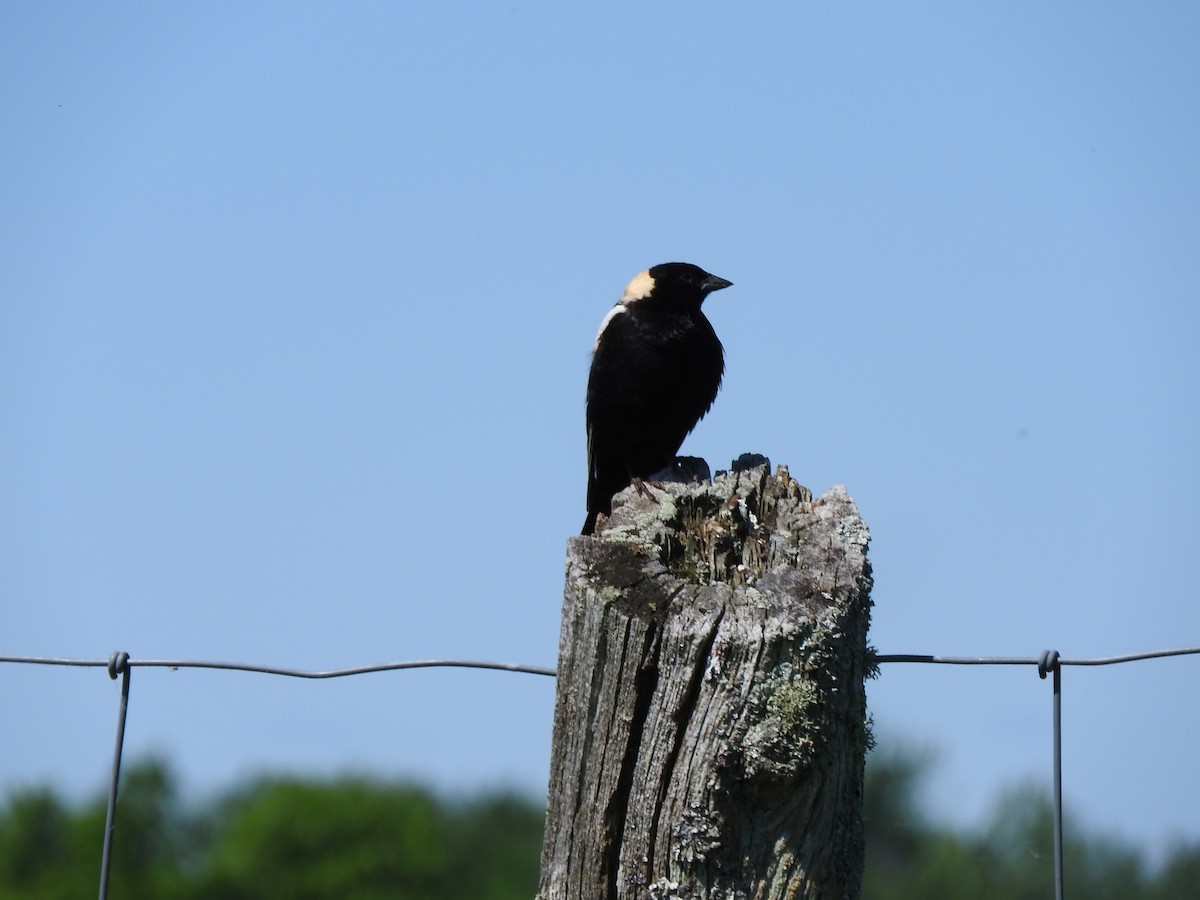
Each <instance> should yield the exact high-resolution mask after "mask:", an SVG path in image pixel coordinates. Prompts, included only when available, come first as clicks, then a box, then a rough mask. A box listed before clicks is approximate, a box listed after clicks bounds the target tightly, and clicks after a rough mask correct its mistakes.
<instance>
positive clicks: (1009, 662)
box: [0, 647, 1200, 900]
mask: <svg viewBox="0 0 1200 900" xmlns="http://www.w3.org/2000/svg"><path fill="white" fill-rule="evenodd" d="M1193 655H1200V647H1179V648H1174V649H1166V650H1150V651H1147V652H1143V653H1127V654H1123V655H1120V656H1101V657H1087V658H1069V657H1064V656H1061V655H1060V654H1059V652H1058V651H1057V650H1046V651H1045V652H1043V653H1042V654H1041V655H1040V656H1037V657H1025V656H935V655H928V654H918V653H873V654H872V661H874V662H875V663H878V664H879V665H888V664H892V663H913V664H918V665H946V666H1031V667H1036V668H1037V672H1038V677H1039V678H1042V679H1045V678H1047V677H1049V678H1050V679H1051V685H1052V689H1053V694H1052V697H1053V703H1052V719H1051V721H1052V729H1051V733H1052V736H1053V757H1052V758H1053V794H1052V798H1051V799H1052V805H1053V815H1054V820H1053V833H1054V896H1055V900H1064V883H1063V881H1064V879H1063V875H1064V873H1063V812H1062V807H1063V804H1062V669H1063V667H1064V666H1110V665H1117V664H1121V663H1131V662H1140V661H1143V660H1149V659H1162V658H1165V657H1172V656H1193ZM0 663H17V664H25V665H39V666H81V667H91V668H105V669H107V671H108V676H109V678H111V679H113V680H114V681H115V680H116V679H117V678H120V679H121V699H120V705H119V708H118V713H117V740H116V747H115V749H114V751H113V763H112V776H111V778H110V779H109V787H108V808H107V814H106V816H105V822H104V844H103V847H102V850H101V857H100V895H99V896H100V900H107V897H108V882H109V866H110V862H111V860H112V844H113V829H114V828H115V826H116V816H117V791H118V787H119V785H120V780H121V759H122V756H123V753H124V746H125V719H126V716H127V714H128V710H129V681H130V674H131V673H132V671H133V669H134V668H135V667H140V668H168V669H223V670H227V671H235V672H257V673H259V674H263V675H277V676H283V677H287V678H304V679H328V678H345V677H349V676H352V675H366V674H370V673H375V672H394V671H400V670H404V669H429V668H461V669H488V670H493V671H501V672H520V673H524V674H527V675H542V676H549V677H551V678H553V677H554V676H555V674H556V673H555V670H554V669H550V668H545V667H543V666H529V665H522V664H519V663H505V662H489V661H484V660H472V659H426V660H412V661H406V662H391V663H380V664H378V665H368V666H354V667H351V668H347V669H326V670H316V671H314V670H307V669H292V668H284V667H280V666H267V665H259V664H256V663H240V662H219V661H215V660H197V659H133V658H131V657H130V656H129V654H128V653H126V652H124V651H118V652H116V653H113V654H112V656H110V657H109V658H108V659H106V660H105V659H73V658H68V657H46V656H0Z"/></svg>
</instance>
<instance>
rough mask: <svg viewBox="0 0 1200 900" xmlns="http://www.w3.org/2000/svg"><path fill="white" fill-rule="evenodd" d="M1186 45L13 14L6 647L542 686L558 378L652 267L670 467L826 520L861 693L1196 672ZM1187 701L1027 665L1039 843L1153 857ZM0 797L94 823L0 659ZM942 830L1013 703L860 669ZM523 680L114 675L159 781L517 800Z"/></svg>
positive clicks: (880, 25)
mask: <svg viewBox="0 0 1200 900" xmlns="http://www.w3.org/2000/svg"><path fill="white" fill-rule="evenodd" d="M1198 45H1200V10H1197V8H1196V7H1195V6H1193V5H1190V4H1183V3H1174V4H1173V3H1162V4H1136V5H1135V4H1116V3H1086V4H1085V3H1056V4H1053V5H1047V4H1033V3H1008V4H904V5H895V4H842V5H839V6H837V7H836V8H834V7H828V8H816V7H815V6H813V5H809V4H788V5H782V4H780V5H767V4H759V5H753V6H752V7H750V8H744V9H742V8H739V9H733V8H731V7H730V6H729V5H728V4H709V3H691V4H682V3H670V4H653V5H647V4H623V3H608V4H605V5H604V7H603V9H597V10H589V9H587V8H585V7H582V6H579V5H562V4H530V3H523V2H517V3H510V4H487V5H484V4H477V5H470V4H464V5H456V6H451V5H445V4H444V5H442V6H440V7H437V8H434V7H429V8H422V7H420V6H419V5H417V4H387V3H349V4H311V3H286V4H282V3H259V4H232V3H225V4H222V3H214V4H204V5H202V6H200V5H184V4H168V5H161V4H132V3H131V4H122V5H120V6H119V7H115V8H114V7H111V6H109V7H103V6H96V5H92V4H57V3H53V2H49V3H38V4H7V5H5V7H4V8H3V10H0V121H2V123H3V134H4V140H3V141H2V142H0V198H2V200H0V423H2V424H0V602H2V604H3V606H2V609H3V618H4V627H3V630H2V632H0V653H2V654H29V655H51V656H83V657H105V656H107V655H108V654H109V653H110V652H111V651H113V650H117V649H124V650H127V651H129V652H130V653H131V654H132V655H133V656H134V657H135V658H136V657H139V656H140V657H143V658H151V657H155V658H164V657H166V658H181V657H200V658H209V659H233V660H242V661H255V662H263V663H268V664H275V665H283V666H296V667H306V668H333V667H340V666H350V665H358V664H366V663H373V662H384V661H389V660H397V659H418V658H431V657H442V656H452V657H472V658H483V659H502V660H510V661H519V662H526V663H532V664H538V665H553V664H554V660H555V655H556V650H557V637H558V621H559V606H560V598H561V590H562V583H561V579H562V564H563V556H564V542H565V539H566V537H567V536H568V535H570V534H573V533H575V532H576V531H577V530H578V528H579V525H580V523H581V522H582V519H583V512H584V508H583V503H584V474H585V473H584V461H583V457H584V435H583V403H582V398H583V391H584V384H585V380H586V373H587V365H588V354H589V352H590V349H591V342H592V339H593V336H594V333H595V329H596V327H597V325H598V324H599V321H600V319H601V318H602V317H603V315H604V314H605V312H606V311H607V310H608V308H609V307H610V305H611V304H612V303H613V302H614V301H615V300H616V298H617V297H619V295H620V292H621V289H622V287H623V286H624V284H625V282H626V281H627V280H628V279H629V278H630V277H631V276H632V275H634V274H635V273H636V272H637V271H638V270H639V269H642V268H645V267H647V266H649V265H652V264H654V263H658V262H665V261H668V260H675V259H680V260H685V261H689V262H695V263H697V264H699V265H701V266H704V267H705V268H707V269H709V270H710V271H712V272H715V273H717V274H719V275H722V276H724V277H726V278H729V279H730V280H732V281H733V282H734V285H735V287H734V288H732V289H730V290H728V291H723V292H722V293H721V294H719V295H716V296H715V297H714V298H713V299H712V301H711V302H710V303H709V304H708V311H709V315H710V318H711V319H712V321H713V323H714V325H715V327H716V329H717V331H718V333H719V334H720V336H721V338H722V340H723V342H724V344H725V347H726V354H727V374H726V381H725V386H724V388H723V391H722V393H721V396H720V397H719V398H718V401H717V403H716V405H715V407H714V409H713V411H712V412H711V413H710V414H709V416H708V417H707V418H706V419H705V420H704V421H703V422H702V423H701V424H700V426H699V427H698V428H697V429H696V431H695V432H694V433H693V434H692V436H691V437H690V438H689V439H688V441H687V442H685V452H688V453H691V454H694V455H702V456H704V457H706V458H707V459H708V460H709V461H710V462H712V463H713V464H714V465H715V466H721V465H724V464H725V463H726V462H727V461H728V460H729V459H730V458H732V457H734V456H736V455H738V454H739V453H741V452H744V451H756V452H761V453H765V454H767V455H768V456H770V457H771V459H772V460H773V461H775V462H780V463H787V464H788V465H789V466H790V468H791V471H792V473H793V475H794V476H796V477H798V478H799V479H800V480H801V481H802V482H803V483H805V484H807V485H809V486H810V487H812V488H813V489H814V490H815V491H817V492H818V493H819V492H822V491H824V490H825V489H827V488H828V487H829V486H831V485H833V484H845V485H847V487H848V489H849V491H850V493H851V494H852V495H853V496H854V497H855V498H856V500H857V501H858V504H859V506H860V508H861V510H862V512H863V515H864V516H865V518H866V519H867V521H868V523H869V525H870V527H871V530H872V533H873V536H874V541H873V545H872V551H871V553H872V559H873V563H874V565H875V572H876V591H875V600H876V604H877V606H876V610H875V617H874V626H873V629H872V633H871V639H872V642H873V643H874V645H875V646H876V647H878V648H879V650H880V651H881V652H887V653H901V652H907V653H943V654H961V655H967V654H1003V655H1028V656H1035V655H1037V653H1038V652H1040V651H1041V650H1043V649H1046V648H1050V647H1054V648H1057V649H1059V650H1060V651H1062V653H1063V654H1064V655H1067V656H1086V655H1093V654H1110V653H1118V652H1127V651H1134V650H1144V649H1153V648H1158V647H1166V646H1179V645H1184V644H1193V645H1194V644H1200V611H1198V609H1200V604H1198V603H1197V599H1198V598H1197V591H1196V588H1195V585H1194V583H1193V581H1192V579H1191V577H1190V575H1191V572H1190V570H1191V569H1192V568H1193V566H1194V561H1195V559H1196V547H1197V545H1198V544H1200V525H1198V524H1197V522H1198V520H1197V515H1196V509H1197V507H1198V505H1200V478H1198V477H1197V466H1196V463H1195V461H1196V459H1197V457H1198V456H1200V417H1198V415H1197V405H1196V395H1197V388H1198V387H1200V378H1198V375H1200V364H1198V353H1197V351H1198V350H1200V302H1198V301H1200V253H1198V252H1197V248H1198V247H1200V163H1198V162H1197V161H1198V160H1200V59H1198V58H1197V55H1196V52H1195V48H1196V46H1198ZM1197 665H1198V664H1197V662H1196V661H1195V660H1194V659H1193V660H1170V661H1160V662H1147V663H1140V664H1135V665H1131V666H1124V667H1121V668H1119V669H1105V670H1080V669H1074V670H1069V671H1068V672H1067V673H1066V674H1065V676H1064V698H1065V720H1064V721H1065V727H1066V746H1065V754H1066V781H1065V792H1066V796H1067V800H1068V804H1069V805H1070V807H1071V808H1072V809H1073V810H1075V812H1076V816H1077V817H1078V818H1077V821H1079V822H1080V823H1081V824H1084V823H1086V824H1087V825H1088V826H1090V827H1094V828H1099V829H1101V830H1104V831H1107V832H1111V833H1114V834H1118V835H1123V836H1127V837H1130V838H1133V839H1137V840H1140V841H1143V842H1145V843H1147V844H1148V845H1151V846H1161V845H1162V844H1163V843H1164V842H1166V841H1169V840H1170V839H1171V838H1172V837H1173V836H1182V837H1187V838H1190V839H1192V840H1195V839H1198V838H1200V807H1198V806H1197V805H1196V804H1195V803H1194V802H1192V799H1193V798H1195V797H1196V796H1198V795H1200V769H1198V768H1197V767H1196V765H1195V762H1194V761H1195V758H1196V755H1197V752H1198V751H1200V718H1198V717H1197V716H1195V715H1194V714H1193V710H1192V701H1193V694H1194V690H1193V688H1192V685H1194V684H1196V683H1198V681H1200V668H1197ZM0 690H2V691H3V693H4V696H5V705H6V712H5V720H6V724H5V729H4V730H5V741H4V742H5V754H4V761H3V763H2V764H0V789H4V788H11V787H13V786H17V785H22V784H27V783H30V782H35V781H42V780H49V781H52V782H54V783H56V784H59V785H62V786H64V787H65V788H67V789H70V790H74V791H84V790H92V789H94V788H97V787H99V785H100V784H101V783H102V781H103V778H104V774H105V770H106V767H107V762H108V760H107V757H108V753H109V751H110V747H111V741H112V733H113V727H114V721H115V711H116V700H117V693H116V687H115V685H113V684H112V683H111V682H109V681H108V679H107V677H106V676H105V675H103V674H102V673H101V672H99V671H95V670H58V669H53V670H51V669H31V668H26V667H17V666H5V667H3V668H0ZM869 697H870V705H871V709H872V713H873V716H874V718H875V721H876V724H877V729H878V732H879V735H880V739H881V741H882V742H884V743H889V742H890V743H910V744H916V745H918V746H928V747H931V748H933V749H934V750H935V751H936V753H937V759H938V762H939V765H938V768H937V771H936V773H935V775H934V777H933V779H932V781H931V785H930V787H931V795H930V796H931V800H932V802H933V803H934V804H935V808H936V809H937V810H938V811H939V812H941V813H942V814H944V815H946V816H948V817H950V818H952V819H953V820H954V821H958V822H963V823H971V822H976V821H979V819H980V817H981V816H983V815H984V814H986V811H987V810H988V809H989V808H990V804H991V803H992V802H993V801H994V799H995V795H996V791H997V790H998V789H999V788H1000V787H1002V786H1005V785H1012V784H1014V783H1018V782H1020V781H1022V780H1024V779H1033V780H1035V781H1039V782H1046V781H1048V778H1049V760H1050V749H1049V748H1050V745H1049V725H1050V695H1049V688H1048V685H1047V684H1046V683H1044V682H1040V681H1039V680H1038V679H1037V676H1036V674H1035V673H1034V672H1033V671H1032V670H1028V669H989V670H977V669H971V670H963V669H942V668H936V669H935V668H932V667H927V668H917V667H895V666H894V667H891V668H888V669H886V670H885V671H884V672H883V674H882V677H881V678H880V679H879V680H878V681H877V682H873V683H872V684H871V686H870V694H869ZM552 705H553V683H552V682H551V681H550V680H549V679H538V678H535V677H533V676H521V675H503V674H489V673H480V672H447V671H421V672H410V673H401V674H391V675H372V676H365V677H362V678H358V679H352V680H347V681H337V682H325V683H315V684H314V683H307V682H291V681H286V680H282V679H275V678H269V677H266V676H257V675H246V674H224V673H209V672H190V671H181V672H170V671H167V670H142V671H137V672H135V673H134V683H133V691H132V699H131V708H130V722H129V729H128V735H127V738H128V742H129V745H130V749H131V751H132V752H134V753H138V752H148V751H157V752H162V753H164V754H167V755H168V756H169V757H170V758H171V759H172V760H173V761H175V763H176V764H177V766H178V769H179V772H180V774H181V776H182V777H183V779H184V783H185V785H186V786H188V787H189V788H190V789H193V790H204V789H208V788H213V787H221V786H226V785H228V784H230V783H231V782H232V781H234V780H235V779H238V778H241V777H245V776H248V775H250V774H253V773H257V772H260V771H263V770H279V769H284V770H289V771H300V772H311V773H329V772H338V771H343V770H347V769H352V770H366V771H371V772H378V773H381V774H385V775H396V776H414V777H421V778H428V779H431V780H433V781H434V782H435V783H437V784H439V785H442V786H445V787H447V788H452V789H457V788H462V789H469V788H472V787H477V786H480V785H496V784H513V785H517V786H519V787H522V788H525V789H528V790H529V791H530V792H531V793H535V794H536V793H537V792H540V791H541V790H543V789H544V781H545V775H546V767H547V761H548V755H549V743H550V726H551V712H552Z"/></svg>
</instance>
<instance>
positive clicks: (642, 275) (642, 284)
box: [621, 269, 654, 304]
mask: <svg viewBox="0 0 1200 900" xmlns="http://www.w3.org/2000/svg"><path fill="white" fill-rule="evenodd" d="M653 290H654V276H652V275H651V274H650V270H649V269H647V270H646V271H645V272H638V273H637V274H636V275H634V276H633V281H631V282H629V284H627V285H625V293H623V294H622V295H621V303H623V304H629V303H633V302H634V301H635V300H645V299H646V298H647V297H649V296H650V294H651V292H652V291H653Z"/></svg>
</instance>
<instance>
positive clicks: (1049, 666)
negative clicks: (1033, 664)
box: [1038, 650, 1058, 680]
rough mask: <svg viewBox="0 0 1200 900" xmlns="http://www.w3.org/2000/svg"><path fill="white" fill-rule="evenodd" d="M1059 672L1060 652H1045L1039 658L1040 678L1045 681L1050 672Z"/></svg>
mask: <svg viewBox="0 0 1200 900" xmlns="http://www.w3.org/2000/svg"><path fill="white" fill-rule="evenodd" d="M1057 671H1058V651H1057V650H1043V651H1042V655H1041V656H1040V657H1038V678H1041V679H1042V680H1045V678H1046V675H1047V674H1048V673H1050V672H1057Z"/></svg>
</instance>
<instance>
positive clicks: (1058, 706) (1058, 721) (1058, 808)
mask: <svg viewBox="0 0 1200 900" xmlns="http://www.w3.org/2000/svg"><path fill="white" fill-rule="evenodd" d="M1054 898H1055V900H1063V800H1062V666H1060V665H1058V661H1057V660H1055V665H1054Z"/></svg>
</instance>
